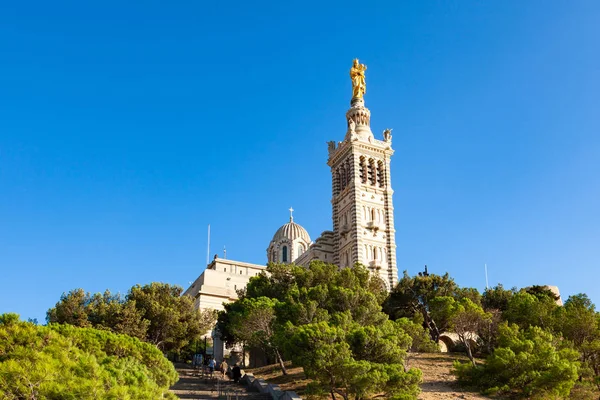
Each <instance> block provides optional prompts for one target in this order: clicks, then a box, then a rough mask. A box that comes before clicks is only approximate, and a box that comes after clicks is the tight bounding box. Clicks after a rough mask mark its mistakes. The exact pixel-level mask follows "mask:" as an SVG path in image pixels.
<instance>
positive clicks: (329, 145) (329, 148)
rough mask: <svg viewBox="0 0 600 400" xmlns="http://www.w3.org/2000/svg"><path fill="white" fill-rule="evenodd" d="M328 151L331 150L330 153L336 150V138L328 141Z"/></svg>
mask: <svg viewBox="0 0 600 400" xmlns="http://www.w3.org/2000/svg"><path fill="white" fill-rule="evenodd" d="M327 151H328V152H329V154H331V153H333V152H334V151H335V140H331V141H329V142H327Z"/></svg>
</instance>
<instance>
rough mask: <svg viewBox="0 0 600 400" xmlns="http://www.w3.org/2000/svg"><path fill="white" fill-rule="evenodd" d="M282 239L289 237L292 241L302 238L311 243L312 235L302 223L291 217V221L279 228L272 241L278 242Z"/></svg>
mask: <svg viewBox="0 0 600 400" xmlns="http://www.w3.org/2000/svg"><path fill="white" fill-rule="evenodd" d="M282 239H289V240H290V241H294V240H296V239H302V240H304V241H305V242H306V243H310V236H309V234H308V232H307V231H306V229H304V228H303V227H302V225H298V224H297V223H295V222H294V221H293V220H292V219H291V218H290V222H288V223H287V224H285V225H283V226H282V227H281V228H279V229H277V232H275V235H274V236H273V240H272V242H278V241H280V240H282Z"/></svg>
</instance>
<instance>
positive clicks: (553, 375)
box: [453, 324, 579, 399]
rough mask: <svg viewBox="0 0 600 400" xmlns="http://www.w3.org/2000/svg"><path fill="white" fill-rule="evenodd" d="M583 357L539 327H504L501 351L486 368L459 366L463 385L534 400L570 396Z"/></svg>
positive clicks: (494, 353) (460, 379)
mask: <svg viewBox="0 0 600 400" xmlns="http://www.w3.org/2000/svg"><path fill="white" fill-rule="evenodd" d="M578 358H579V354H578V353H577V352H576V351H575V350H573V349H572V348H570V347H567V346H566V343H565V342H562V341H561V340H560V339H556V338H555V337H553V336H552V334H551V333H549V332H546V331H544V330H542V329H541V328H539V327H530V328H528V329H526V330H520V329H519V327H518V326H517V325H510V326H509V325H508V324H503V325H501V326H500V331H499V337H498V347H497V348H496V349H495V350H494V352H493V353H492V354H491V355H490V356H488V358H487V359H486V362H485V364H483V365H481V366H477V367H474V366H473V365H472V364H461V363H459V362H455V364H454V371H453V372H454V374H455V375H456V376H457V377H458V380H459V383H462V384H465V385H470V386H475V387H478V388H480V389H481V390H482V391H483V392H485V393H487V394H494V393H498V394H513V395H516V396H518V397H527V398H530V399H560V398H565V397H567V396H569V393H570V391H571V389H572V388H573V385H574V384H575V381H576V380H577V377H578V368H579V362H578V361H577V359H578Z"/></svg>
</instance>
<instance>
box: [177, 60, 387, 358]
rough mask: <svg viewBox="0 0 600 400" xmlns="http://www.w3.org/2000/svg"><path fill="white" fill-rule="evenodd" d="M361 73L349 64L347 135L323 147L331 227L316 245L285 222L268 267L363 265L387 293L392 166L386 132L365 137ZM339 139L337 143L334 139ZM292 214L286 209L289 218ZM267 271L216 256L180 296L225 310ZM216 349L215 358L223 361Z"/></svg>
mask: <svg viewBox="0 0 600 400" xmlns="http://www.w3.org/2000/svg"><path fill="white" fill-rule="evenodd" d="M366 69H367V67H366V65H364V64H360V63H359V61H358V60H354V62H353V65H352V67H351V69H350V79H351V81H352V97H351V100H350V108H349V109H348V111H347V112H346V132H345V135H343V140H341V141H330V142H328V144H327V150H328V158H327V165H329V167H330V168H331V196H332V197H331V204H332V223H333V224H332V225H333V226H332V227H331V230H326V231H324V232H323V233H321V235H320V236H319V237H318V238H316V239H315V240H311V237H310V235H309V234H308V232H307V231H306V229H304V228H303V227H302V226H301V225H300V224H298V223H296V222H294V218H293V214H290V220H289V222H287V223H285V224H284V225H282V226H281V227H280V228H279V229H277V231H276V232H275V234H274V235H273V239H272V240H271V242H270V243H269V244H268V246H267V254H266V255H267V257H266V260H267V262H268V263H270V262H276V263H294V264H296V265H302V266H308V264H309V263H310V262H311V261H313V260H322V261H324V262H327V263H332V264H336V265H339V266H340V267H342V268H343V267H348V266H352V265H354V264H355V263H357V262H358V263H361V264H363V265H364V266H366V267H367V268H368V269H369V270H370V271H371V272H372V273H373V274H377V275H378V276H379V277H381V279H382V280H383V281H384V282H385V285H386V286H387V288H388V290H391V289H392V288H393V287H394V286H395V284H396V283H397V281H398V267H397V265H396V241H395V229H394V206H393V202H392V195H393V193H394V191H393V190H392V186H391V176H390V161H391V157H392V155H393V154H394V150H393V149H392V134H391V129H386V130H385V131H384V132H383V134H382V138H381V139H376V138H375V136H374V135H373V132H372V131H371V112H370V111H369V109H368V108H367V107H366V106H365V100H364V95H365V93H366V80H365V72H366ZM340 136H342V135H340ZM292 211H293V210H292V209H290V213H291V212H292ZM265 268H266V266H265V265H258V264H250V263H245V262H241V261H234V260H228V259H221V258H218V257H217V256H215V258H214V260H212V262H211V263H210V264H209V265H208V266H207V267H206V270H205V271H204V272H203V273H202V274H201V275H200V276H199V277H198V278H197V279H196V280H195V281H194V282H193V283H192V284H191V286H190V287H189V288H188V289H187V290H186V291H185V293H184V295H189V296H192V297H193V298H194V299H195V305H196V307H198V308H200V309H205V308H211V309H216V310H222V309H223V303H224V302H230V301H234V300H236V299H237V293H236V291H237V290H238V289H242V288H243V287H244V286H245V285H246V284H247V283H248V281H249V279H250V277H252V276H255V275H257V274H259V273H260V272H261V271H262V270H264V269H265ZM218 347H219V346H217V342H216V341H215V352H214V355H215V357H217V358H220V357H222V356H223V355H224V354H222V353H221V351H222V350H223V349H222V346H220V347H221V349H219V348H218Z"/></svg>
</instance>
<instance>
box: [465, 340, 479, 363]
mask: <svg viewBox="0 0 600 400" xmlns="http://www.w3.org/2000/svg"><path fill="white" fill-rule="evenodd" d="M462 342H463V344H464V345H465V349H467V357H469V360H471V364H473V366H474V367H476V366H477V364H475V357H473V352H472V351H471V345H470V344H469V341H468V340H467V339H463V341H462Z"/></svg>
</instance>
